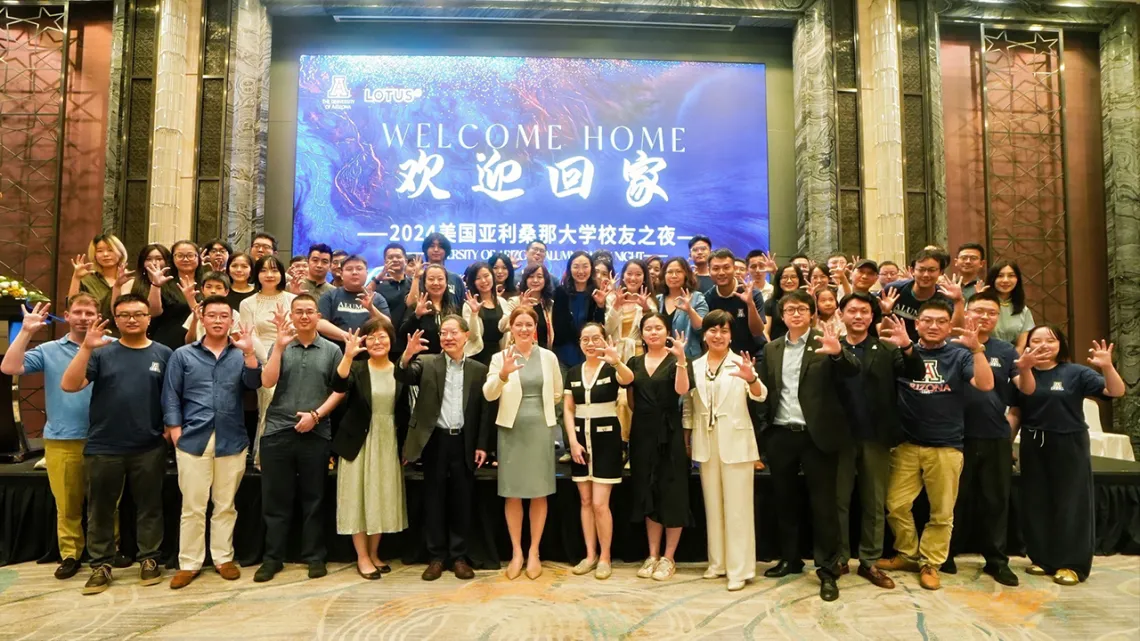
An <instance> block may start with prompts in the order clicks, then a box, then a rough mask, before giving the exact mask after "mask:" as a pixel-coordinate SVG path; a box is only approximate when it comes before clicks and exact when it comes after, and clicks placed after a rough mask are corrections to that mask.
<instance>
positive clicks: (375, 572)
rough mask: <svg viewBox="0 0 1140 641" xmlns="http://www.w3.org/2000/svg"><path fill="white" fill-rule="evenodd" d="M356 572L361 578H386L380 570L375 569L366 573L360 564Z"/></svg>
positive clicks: (372, 579) (370, 579) (371, 579)
mask: <svg viewBox="0 0 1140 641" xmlns="http://www.w3.org/2000/svg"><path fill="white" fill-rule="evenodd" d="M356 573H357V574H359V575H360V578H362V579H366V580H368V581H375V580H377V579H381V578H384V574H383V573H381V572H380V570H373V571H371V572H368V573H365V572H364V571H363V570H361V569H360V566H359V565H358V566H356Z"/></svg>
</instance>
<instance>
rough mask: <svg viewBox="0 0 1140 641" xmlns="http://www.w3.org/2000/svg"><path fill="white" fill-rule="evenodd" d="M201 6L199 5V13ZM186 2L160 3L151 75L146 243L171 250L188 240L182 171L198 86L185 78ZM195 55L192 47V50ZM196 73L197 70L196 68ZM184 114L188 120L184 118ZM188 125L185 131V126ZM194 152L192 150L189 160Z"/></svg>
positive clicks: (188, 216)
mask: <svg viewBox="0 0 1140 641" xmlns="http://www.w3.org/2000/svg"><path fill="white" fill-rule="evenodd" d="M200 8H201V5H199V13H198V15H199V16H200V15H201V12H200ZM190 16H191V13H190V2H189V1H188V0H162V4H161V5H160V7H159V19H158V29H159V33H158V49H157V56H158V67H157V70H156V72H155V96H154V132H153V134H152V139H151V163H150V220H149V232H148V234H147V236H148V238H149V240H150V242H152V243H162V244H164V245H166V246H168V247H169V246H170V245H171V244H172V243H174V242H175V241H177V240H181V239H183V238H188V237H189V234H190V231H191V229H190V221H191V219H192V213H191V212H190V211H189V208H188V207H187V206H186V205H185V204H184V203H182V202H181V200H182V198H181V197H180V192H181V191H182V180H181V176H182V170H183V164H184V162H185V159H184V155H185V151H186V141H185V140H184V139H185V137H186V136H187V135H189V136H191V137H193V136H194V133H195V127H194V125H193V123H194V120H193V116H194V114H195V112H196V107H197V105H196V104H195V103H196V100H195V96H197V95H198V92H197V83H196V82H193V80H194V77H193V75H191V74H189V73H188V71H190V68H191V66H190V64H189V63H188V62H187V61H188V60H195V61H196V60H197V55H194V56H193V57H191V56H188V55H187V53H188V51H187V47H188V44H189V43H190V41H191V40H192V39H191V38H189V37H188V32H189V28H190V23H191V22H194V23H195V26H197V23H199V22H200V20H193V19H192V18H191V17H190ZM194 49H195V51H196V50H197V47H195V48H194ZM194 68H195V69H196V68H197V66H196V65H195V66H194ZM188 114H189V118H188V117H187V115H188ZM188 123H189V125H190V126H189V127H187V124H188ZM192 150H193V148H192V147H191V158H193V153H192Z"/></svg>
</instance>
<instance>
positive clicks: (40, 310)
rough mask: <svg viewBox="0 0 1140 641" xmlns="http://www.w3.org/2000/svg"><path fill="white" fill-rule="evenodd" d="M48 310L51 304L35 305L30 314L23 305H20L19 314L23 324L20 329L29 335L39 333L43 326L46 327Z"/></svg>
mask: <svg viewBox="0 0 1140 641" xmlns="http://www.w3.org/2000/svg"><path fill="white" fill-rule="evenodd" d="M49 309H51V303H36V306H35V307H33V308H32V311H30V312H29V311H28V310H27V309H26V308H25V307H24V306H23V305H20V314H22V315H23V316H24V322H23V324H22V325H21V326H20V329H21V330H22V331H25V332H27V333H29V334H35V333H36V332H38V331H40V329H42V328H43V326H44V325H47V317H48V310H49Z"/></svg>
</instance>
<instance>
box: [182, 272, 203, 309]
mask: <svg viewBox="0 0 1140 641" xmlns="http://www.w3.org/2000/svg"><path fill="white" fill-rule="evenodd" d="M178 289H180V290H182V296H183V298H185V299H186V302H187V303H188V304H190V305H191V306H193V305H194V304H195V302H196V301H197V300H198V285H197V283H195V282H194V278H193V277H192V276H182V277H181V278H180V279H179V284H178Z"/></svg>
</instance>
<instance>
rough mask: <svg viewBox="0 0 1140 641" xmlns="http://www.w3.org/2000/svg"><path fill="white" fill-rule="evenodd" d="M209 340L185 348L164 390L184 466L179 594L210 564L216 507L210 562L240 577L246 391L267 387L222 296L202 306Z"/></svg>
mask: <svg viewBox="0 0 1140 641" xmlns="http://www.w3.org/2000/svg"><path fill="white" fill-rule="evenodd" d="M200 310H201V311H200V312H199V316H200V317H201V323H202V326H203V327H204V329H205V335H204V336H203V337H202V338H201V339H200V340H197V341H195V342H193V343H191V344H189V345H185V346H183V347H179V348H178V349H177V350H175V351H174V354H173V355H172V356H171V357H170V361H169V362H168V363H167V367H166V380H165V383H164V384H163V388H162V407H163V417H164V422H165V423H166V433H167V434H168V435H169V437H170V440H171V442H172V443H174V448H175V456H176V457H177V461H178V488H179V489H180V490H181V491H182V525H181V528H180V529H179V537H178V568H179V569H178V572H177V573H175V575H174V577H173V578H172V579H171V580H170V588H171V589H172V590H177V589H179V588H184V587H186V586H188V585H190V582H191V581H193V580H194V579H195V578H197V577H198V574H199V573H200V572H201V570H202V565H203V564H205V562H206V506H207V504H208V503H210V502H211V501H212V502H213V504H214V512H213V515H212V516H211V517H210V557H211V559H212V560H213V562H214V567H215V568H216V569H217V571H218V574H219V575H221V577H222V578H223V579H225V580H227V581H234V580H237V579H238V578H240V577H241V571H240V570H239V569H238V567H237V565H235V564H234V562H233V560H234V546H233V538H234V536H233V535H234V523H236V522H237V510H235V509H234V496H235V495H236V494H237V489H238V485H239V484H240V483H241V479H242V476H244V475H245V454H246V450H247V449H248V448H249V436H248V434H247V432H246V429H245V420H244V419H245V413H244V411H243V409H242V393H243V392H244V390H256V389H257V388H259V387H261V365H260V364H259V363H258V362H257V356H255V355H254V353H253V335H252V333H251V329H250V328H249V327H244V328H235V327H234V326H233V314H234V312H233V310H231V309H230V305H229V303H227V302H226V299H225V297H224V296H210V297H208V298H206V300H204V301H202V306H201V307H200Z"/></svg>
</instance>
